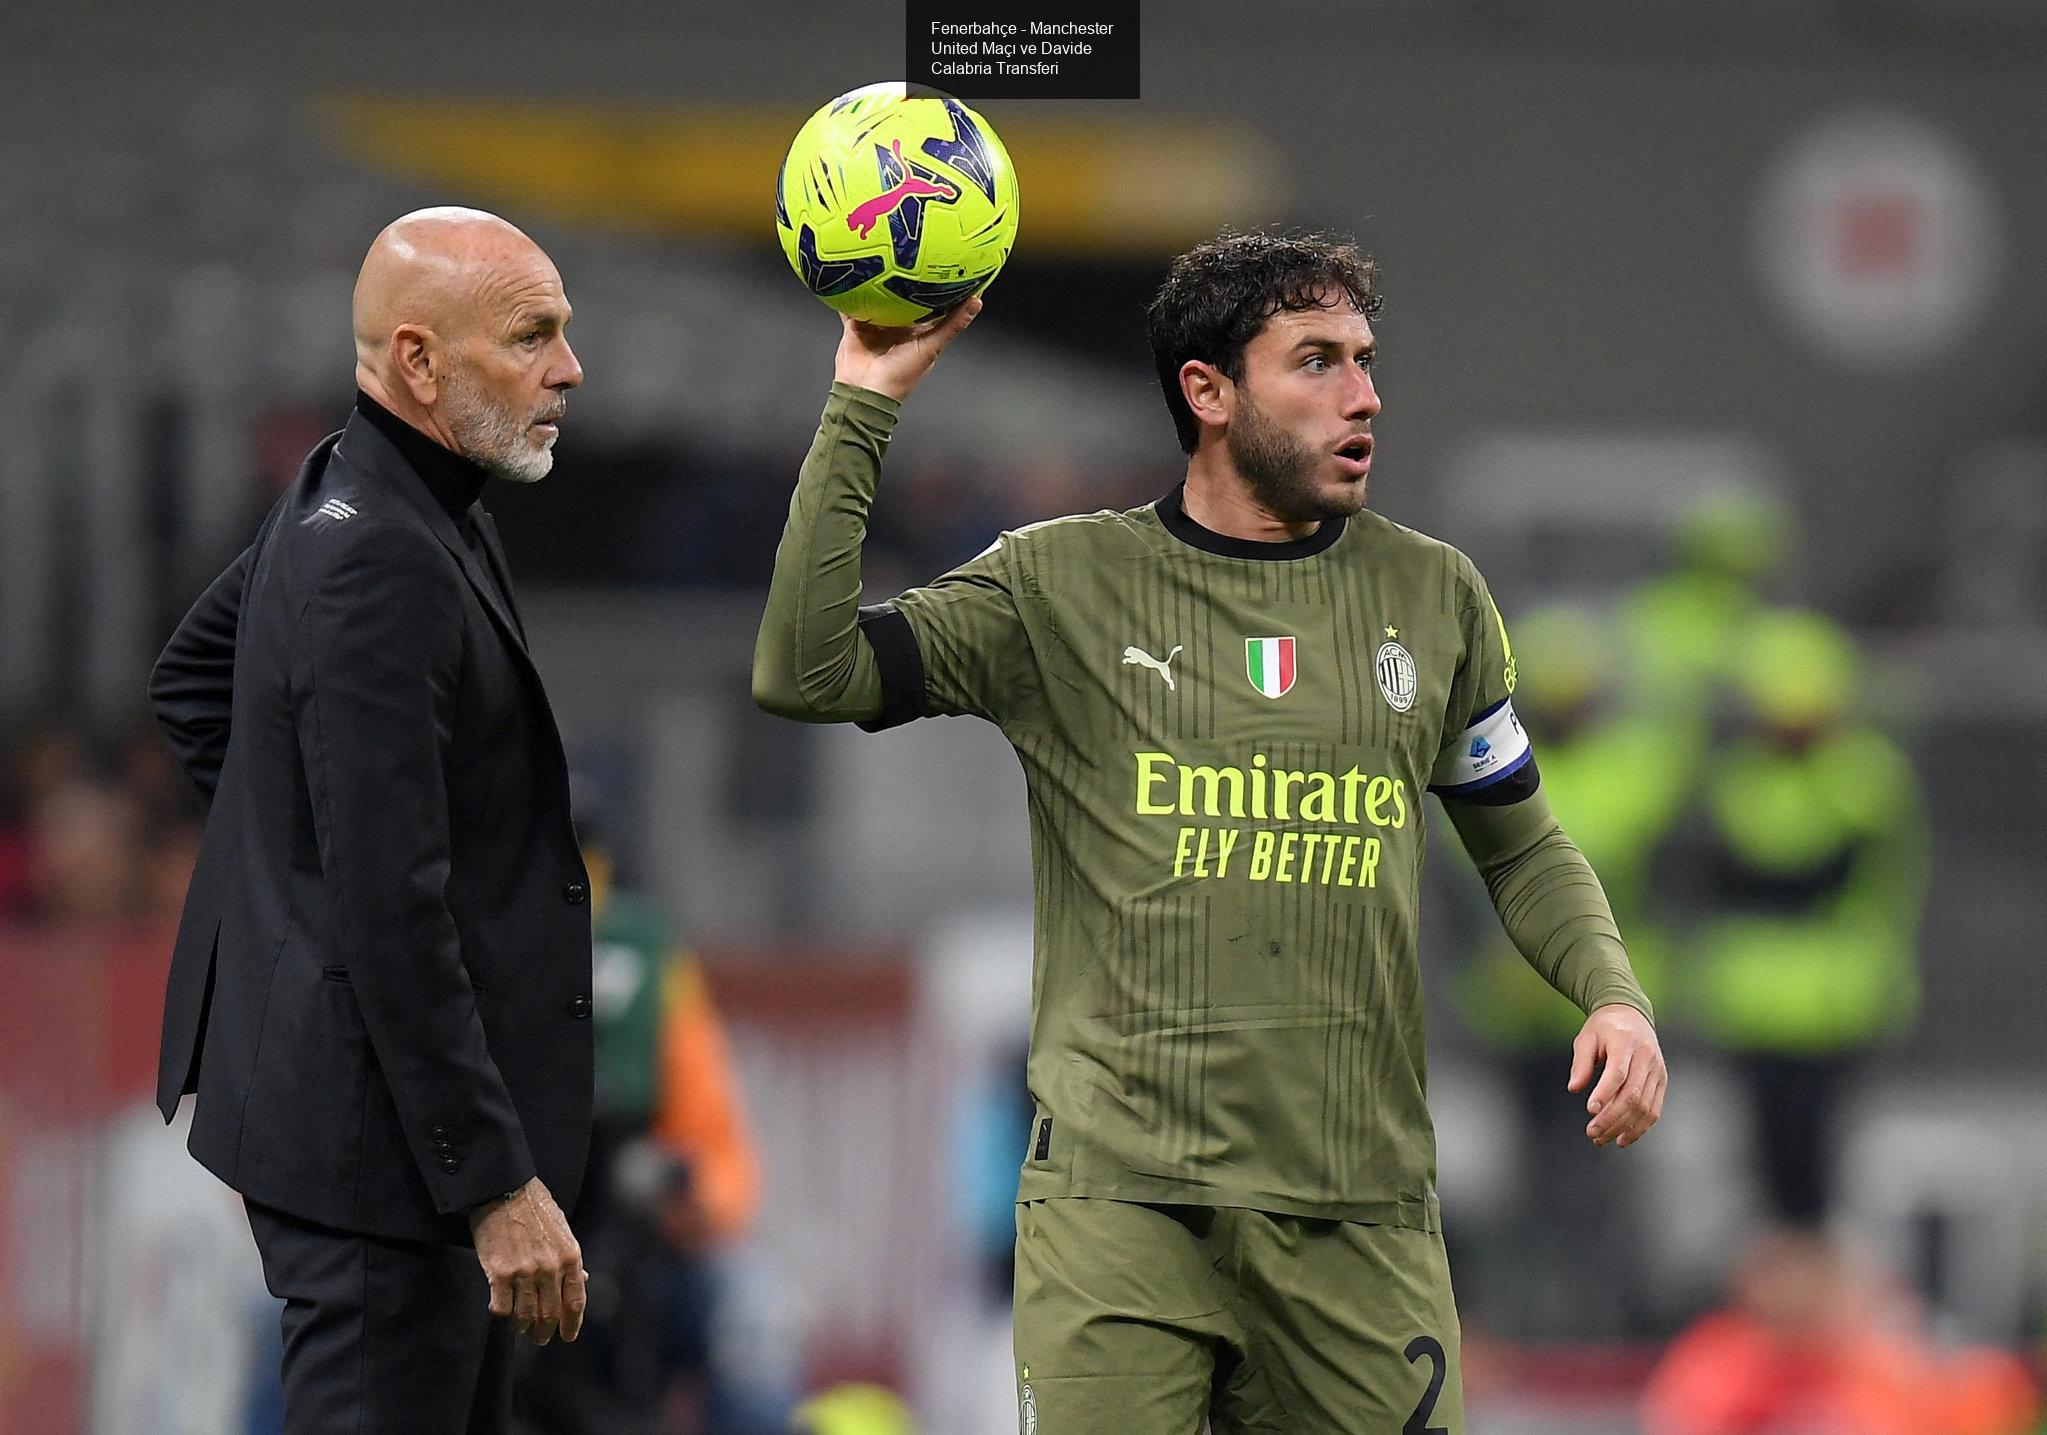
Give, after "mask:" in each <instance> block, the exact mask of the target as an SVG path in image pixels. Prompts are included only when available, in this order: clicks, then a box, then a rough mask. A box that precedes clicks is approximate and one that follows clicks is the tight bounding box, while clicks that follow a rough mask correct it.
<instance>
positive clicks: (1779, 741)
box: [1545, 612, 1928, 1226]
mask: <svg viewBox="0 0 2047 1435" xmlns="http://www.w3.org/2000/svg"><path fill="white" fill-rule="evenodd" d="M1859 670H1860V663H1859V660H1858V657H1857V654H1856V652H1855V649H1854V647H1853V645H1852V644H1851V643H1850V641H1849V639H1848V638H1847V636H1846V635H1845V634H1843V633H1842V632H1841V630H1840V629H1839V628H1838V627H1836V626H1835V625H1834V624H1833V623H1831V622H1829V621H1828V620H1826V619H1825V618H1822V617H1820V616H1818V615H1816V614H1811V613H1794V612H1778V613H1771V614H1768V615H1766V616H1765V617H1763V618H1761V619H1759V620H1758V621H1757V622H1756V623H1755V624H1754V625H1753V626H1752V627H1751V629H1750V631H1749V634H1748V636H1747V638H1746V639H1745V641H1744V642H1743V644H1742V647H1741V651H1740V653H1739V654H1738V658H1737V661H1736V662H1735V664H1734V665H1733V669H1732V675H1731V676H1732V681H1733V687H1734V696H1735V698H1736V702H1737V705H1738V708H1739V711H1740V714H1741V717H1742V719H1743V722H1744V726H1743V730H1742V731H1740V732H1739V733H1738V734H1737V735H1736V736H1734V737H1733V738H1731V739H1730V740H1729V742H1728V743H1727V744H1726V745H1725V746H1724V747H1722V748H1721V749H1719V750H1718V751H1716V752H1715V753H1714V754H1713V755H1712V757H1711V758H1710V760H1709V765H1708V768H1707V772H1706V777H1705V779H1704V782H1703V785H1702V790H1701V806H1702V809H1703V810H1702V814H1701V816H1702V818H1703V826H1704V837H1705V851H1704V858H1705V860H1704V862H1703V864H1702V870H1701V871H1700V872H1698V873H1697V874H1696V875H1697V877H1698V878H1700V879H1701V880H1702V882H1703V884H1704V891H1705V895H1706V897H1707V899H1708V901H1707V911H1708V913H1709V914H1710V915H1709V916H1708V917H1707V918H1706V919H1705V920H1704V921H1703V922H1702V923H1701V924H1700V925H1699V927H1698V929H1697V930H1696V931H1695V932H1694V933H1693V935H1692V938H1691V940H1690V942H1689V943H1688V946H1687V951H1686V960H1685V963H1684V969H1683V972H1682V987H1681V995H1680V1000H1681V1002H1682V1004H1683V1007H1684V1010H1685V1011H1686V1012H1687V1013H1689V1015H1690V1017H1691V1019H1692V1022H1693V1024H1694V1025H1695V1026H1696V1027H1697V1028H1698V1029H1699V1030H1700V1031H1702V1032H1703V1033H1704V1034H1705V1035H1706V1036H1708V1037H1710V1038H1711V1039H1712V1040H1713V1041H1714V1042H1715V1043H1716V1044H1717V1045H1718V1046H1720V1047H1721V1048H1723V1049H1725V1050H1726V1051H1728V1052H1729V1053H1731V1054H1732V1055H1733V1056H1734V1057H1735V1059H1736V1061H1737V1063H1738V1065H1739V1068H1740V1070H1741V1073H1742V1075H1743V1077H1744V1079H1745V1081H1746V1084H1747V1086H1748V1089H1749V1097H1750V1100H1751V1102H1752V1104H1753V1116H1752V1121H1753V1130H1754V1132H1755V1139H1756V1143H1757V1154H1758V1156H1759V1158H1760V1163H1761V1172H1760V1174H1761V1176H1762V1183H1763V1187H1764V1192H1765V1195H1766V1197H1767V1199H1768V1202H1769V1206H1770V1209H1771V1213H1772V1214H1773V1215H1774V1216H1775V1217H1776V1218H1777V1219H1779V1220H1782V1221H1785V1222H1787V1223H1791V1224H1794V1225H1806V1226H1811V1225H1814V1224H1817V1223H1818V1222H1819V1221H1820V1220H1821V1219H1822V1218H1823V1217H1824V1215H1825V1214H1826V1207H1827V1168H1828V1163H1829V1161H1830V1159H1831V1157H1832V1155H1833V1152H1832V1141H1833V1137H1834V1134H1835V1122H1836V1119H1837V1116H1838V1113H1839V1110H1840V1104H1841V1098H1842V1096H1843V1095H1844V1094H1845V1091H1846V1088H1847V1086H1848V1085H1849V1083H1850V1081H1851V1080H1852V1078H1853V1076H1854V1074H1855V1072H1856V1069H1857V1067H1858V1066H1859V1065H1860V1062H1861V1058H1862V1057H1863V1056H1864V1055H1865V1054H1866V1053H1867V1052H1868V1051H1869V1050H1870V1049H1871V1048H1873V1047H1874V1046H1875V1045H1877V1044H1878V1043H1879V1042H1881V1041H1883V1040H1884V1039H1885V1038H1887V1037H1890V1036H1893V1035H1895V1034H1896V1033H1898V1032H1900V1031H1902V1030H1904V1029H1905V1028H1906V1027H1907V1026H1908V1025H1909V1024H1910V1023H1911V1021H1912V1019H1913V1017H1914V1015H1915V1014H1916V1012H1917V1010H1918V999H1919V986H1918V971H1917V960H1916V951H1915V949H1916V944H1917V929H1918V924H1919V917H1920V911H1921V907H1922V905H1923V902H1924V897H1925V891H1926V879H1927V871H1926V868H1927V845H1928V844H1927V831H1926V818H1925V814H1924V811H1923V808H1922V804H1921V801H1920V794H1919V788H1918V784H1917V782H1916V780H1915V779H1914V777H1913V773H1912V769H1911V766H1910V764H1909V763H1908V762H1907V760H1906V758H1905V756H1904V754H1903V753H1902V752H1900V751H1899V749H1898V748H1897V747H1896V746H1895V745H1894V744H1893V743H1892V742H1890V741H1889V740H1888V739H1886V738H1885V737H1883V736H1882V735H1881V734H1879V733H1878V732H1877V731H1876V730H1875V729H1874V728H1872V727H1871V726H1870V725H1869V724H1868V723H1867V722H1866V721H1865V720H1864V719H1863V718H1862V717H1861V716H1860V715H1859V713H1858V711H1857V705H1856V701H1857V696H1858V687H1859V681H1860V672H1859ZM1545 776H1547V770H1545Z"/></svg>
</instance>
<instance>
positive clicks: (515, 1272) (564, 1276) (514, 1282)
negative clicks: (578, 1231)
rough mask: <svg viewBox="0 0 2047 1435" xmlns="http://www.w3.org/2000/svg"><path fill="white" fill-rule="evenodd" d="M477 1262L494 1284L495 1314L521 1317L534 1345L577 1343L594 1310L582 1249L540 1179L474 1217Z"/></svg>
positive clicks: (492, 1302)
mask: <svg viewBox="0 0 2047 1435" xmlns="http://www.w3.org/2000/svg"><path fill="white" fill-rule="evenodd" d="M469 1229H470V1233H471V1234H472V1235H473V1236H474V1237H475V1239H476V1259H477V1261H478V1262H479V1263H480V1264H481V1265H482V1266H483V1273H484V1275H485V1276H486V1277H488V1278H489V1280H490V1313H491V1314H492V1315H509V1316H516V1317H517V1318H518V1321H519V1333H520V1334H521V1335H527V1334H529V1333H530V1334H531V1337H532V1340H533V1343H534V1344H535V1345H545V1344H547V1343H548V1342H549V1341H550V1340H552V1339H554V1336H555V1332H556V1330H559V1331H560V1332H561V1338H562V1339H563V1340H574V1339H575V1338H576V1336H577V1334H578V1333H579V1332H580V1331H581V1330H582V1328H583V1310H584V1308H585V1306H587V1305H588V1304H589V1297H588V1294H587V1292H586V1290H585V1284H586V1282H587V1281H588V1278H589V1277H588V1273H587V1272H586V1271H584V1269H583V1248H582V1247H581V1246H580V1245H578V1244H577V1243H576V1238H575V1236H574V1235H573V1234H572V1233H571V1232H570V1230H569V1220H568V1217H566V1216H564V1215H563V1214H562V1208H561V1207H560V1206H558V1205H556V1204H555V1200H554V1197H553V1196H552V1195H551V1194H549V1192H548V1189H547V1187H546V1186H544V1185H542V1184H541V1181H540V1178H539V1177H538V1176H535V1177H534V1178H533V1179H532V1180H530V1181H528V1182H527V1183H526V1184H525V1185H523V1186H521V1187H520V1188H519V1189H518V1190H516V1191H514V1192H512V1193H511V1195H509V1196H504V1197H500V1198H499V1199H497V1200H495V1201H486V1202H484V1203H483V1204H482V1205H481V1206H478V1207H477V1208H476V1209H475V1210H473V1211H471V1212H470V1213H469Z"/></svg>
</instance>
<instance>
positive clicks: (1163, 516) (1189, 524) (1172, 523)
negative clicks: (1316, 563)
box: [1152, 480, 1350, 562]
mask: <svg viewBox="0 0 2047 1435" xmlns="http://www.w3.org/2000/svg"><path fill="white" fill-rule="evenodd" d="M1186 494H1187V484H1186V482H1185V481H1184V480H1183V481H1181V482H1179V483H1176V484H1174V485H1173V491H1172V492H1171V493H1169V494H1167V495H1166V496H1165V497H1164V498H1161V499H1160V500H1159V501H1158V502H1157V503H1155V504H1153V505H1152V507H1153V509H1154V510H1155V511H1156V512H1157V513H1158V516H1159V522H1161V523H1163V524H1164V525H1165V526H1166V532H1168V533H1170V534H1172V535H1173V536H1174V537H1175V538H1177V539H1179V540H1180V541H1181V542H1182V543H1184V544H1186V545H1187V546H1188V547H1189V548H1199V549H1200V550H1201V551H1202V552H1203V553H1214V554H1217V555H1218V556H1220V557H1223V558H1256V559H1262V560H1264V561H1266V562H1284V561H1286V560H1289V559H1294V558H1313V557H1314V556H1315V555H1316V554H1317V553H1322V552H1326V551H1327V550H1328V549H1329V548H1330V547H1331V545H1333V544H1334V543H1335V542H1336V540H1337V539H1339V538H1341V537H1343V530H1344V527H1345V525H1346V524H1348V523H1349V522H1350V520H1349V519H1348V518H1325V519H1324V520H1323V521H1322V526H1321V527H1320V528H1317V529H1316V530H1315V531H1314V532H1313V533H1310V534H1309V535H1308V536H1307V537H1306V538H1284V539H1281V540H1280V541H1279V542H1277V543H1261V542H1259V541H1258V540H1257V539H1255V538H1232V537H1231V536H1230V535H1229V534H1227V533H1217V532H1216V531H1215V530H1214V529H1211V528H1203V527H1202V526H1201V525H1200V524H1198V523H1196V522H1195V521H1194V520H1193V519H1191V518H1189V517H1188V516H1187V503H1186Z"/></svg>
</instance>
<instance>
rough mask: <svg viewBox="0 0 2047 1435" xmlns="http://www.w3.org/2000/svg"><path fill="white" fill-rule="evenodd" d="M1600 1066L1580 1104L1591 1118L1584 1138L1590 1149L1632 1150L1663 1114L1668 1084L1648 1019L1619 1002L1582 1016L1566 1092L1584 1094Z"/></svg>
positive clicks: (1661, 1050)
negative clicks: (1589, 1140)
mask: <svg viewBox="0 0 2047 1435" xmlns="http://www.w3.org/2000/svg"><path fill="white" fill-rule="evenodd" d="M1602 1064H1604V1067H1605V1070H1603V1071H1601V1072H1600V1076H1599V1084H1598V1085H1597V1086H1594V1087H1593V1088H1592V1095H1590V1096H1589V1097H1587V1098H1586V1099H1585V1109H1586V1110H1587V1111H1589V1112H1590V1113H1591V1114H1592V1120H1591V1121H1589V1122H1588V1123H1586V1126H1585V1134H1586V1135H1587V1136H1590V1137H1591V1138H1592V1144H1593V1145H1594V1146H1605V1145H1608V1144H1613V1145H1619V1146H1632V1145H1633V1144H1634V1143H1635V1142H1637V1141H1640V1140H1641V1139H1642V1138H1643V1137H1644V1136H1645V1135H1647V1134H1648V1132H1649V1128H1650V1127H1651V1126H1654V1125H1655V1124H1656V1122H1657V1120H1658V1118H1660V1117H1661V1116H1662V1115H1663V1092H1664V1089H1665V1088H1666V1087H1667V1086H1669V1085H1670V1072H1669V1071H1668V1070H1667V1069H1666V1068H1665V1067H1664V1065H1663V1046H1662V1044H1661V1043H1660V1042H1658V1041H1657V1040H1656V1028H1655V1027H1653V1026H1651V1025H1650V1024H1649V1018H1648V1017H1646V1016H1643V1015H1642V1013H1640V1012H1638V1011H1636V1010H1635V1009H1634V1008H1633V1007H1631V1006H1622V1005H1620V1004H1618V1003H1615V1004H1612V1005H1609V1006H1603V1007H1600V1008H1598V1009H1597V1010H1595V1011H1594V1012H1593V1013H1592V1015H1591V1016H1588V1017H1586V1018H1585V1026H1584V1028H1583V1029H1582V1030H1580V1031H1579V1033H1578V1039H1577V1040H1576V1041H1574V1042H1572V1043H1571V1090H1573V1091H1583V1090H1584V1089H1585V1087H1586V1085H1587V1084H1588V1083H1589V1082H1590V1081H1591V1080H1592V1073H1593V1071H1594V1069H1596V1068H1598V1067H1600V1066H1601V1065H1602Z"/></svg>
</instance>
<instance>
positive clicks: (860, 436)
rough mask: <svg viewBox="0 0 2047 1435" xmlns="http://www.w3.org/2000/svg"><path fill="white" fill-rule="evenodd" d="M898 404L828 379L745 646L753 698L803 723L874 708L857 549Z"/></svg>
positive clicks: (862, 716) (877, 707) (877, 679)
mask: <svg viewBox="0 0 2047 1435" xmlns="http://www.w3.org/2000/svg"><path fill="white" fill-rule="evenodd" d="M899 407H900V406H899V405H898V404H897V403H896V402H895V401H894V400H892V399H888V398H885V397H883V396H882V395H880V394H877V393H872V392H870V391H868V390H866V389H859V388H854V387H853V386H852V385H850V384H843V383H835V384H833V385H832V393H831V397H830V398H829V399H828V400H826V402H825V409H824V418H823V420H822V421H821V422H820V423H819V425H818V430H817V437H816V438H815V439H813V440H812V441H811V445H810V453H809V454H808V455H807V456H806V457H805V458H804V460H803V469H802V472H801V473H800V474H799V475H798V477H797V480H796V495H795V497H794V498H792V499H791V500H790V502H789V522H788V524H787V526H786V527H784V528H783V530H782V543H781V546H780V547H779V548H777V549H776V550H775V572H774V576H773V578H772V580H771V581H770V583H769V586H768V606H767V611H766V612H765V613H763V614H762V615H761V630H760V637H759V639H758V640H757V641H756V642H755V644H754V650H753V700H754V701H755V702H756V703H758V704H760V706H761V707H763V708H765V709H767V710H768V711H769V712H771V713H775V714H777V715H779V716H781V717H789V718H797V719H800V720H802V721H804V722H855V721H863V720H866V719H869V718H873V717H876V716H877V715H879V714H880V712H881V707H882V688H881V671H880V669H879V667H878V666H877V665H876V663H875V659H874V650H873V649H872V648H870V647H869V646H868V643H867V640H866V639H865V638H863V637H862V636H861V634H860V627H859V618H860V550H861V545H862V544H863V543H864V542H865V540H866V537H867V512H868V509H869V508H871V507H872V506H873V503H874V494H875V490H876V488H877V487H879V485H880V483H881V456H882V453H883V452H884V451H885V450H886V449H887V447H888V439H889V434H890V433H891V432H892V431H893V430H894V428H895V420H896V413H897V410H898V409H899Z"/></svg>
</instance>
